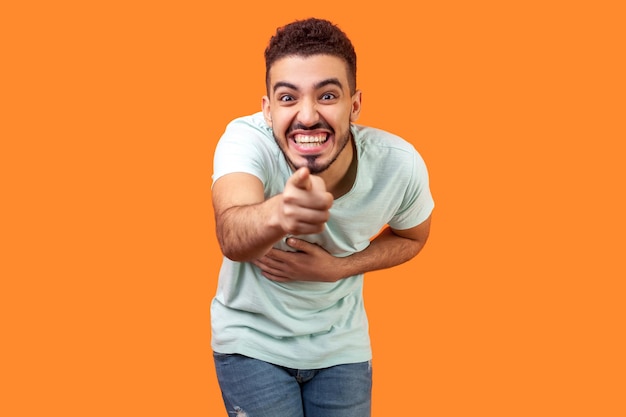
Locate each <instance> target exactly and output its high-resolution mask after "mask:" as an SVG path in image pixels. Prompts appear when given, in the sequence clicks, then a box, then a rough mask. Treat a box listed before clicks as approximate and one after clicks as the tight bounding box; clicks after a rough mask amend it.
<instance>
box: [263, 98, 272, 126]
mask: <svg viewBox="0 0 626 417" xmlns="http://www.w3.org/2000/svg"><path fill="white" fill-rule="evenodd" d="M261 108H262V110H263V117H264V118H265V122H266V123H267V124H268V125H269V127H272V113H271V112H270V99H269V97H268V96H263V99H262V100H261Z"/></svg>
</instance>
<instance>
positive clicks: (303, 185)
mask: <svg viewBox="0 0 626 417" xmlns="http://www.w3.org/2000/svg"><path fill="white" fill-rule="evenodd" d="M291 178H292V179H293V185H295V186H296V187H298V188H300V189H301V190H306V191H308V190H310V189H311V187H312V186H313V184H312V183H311V173H310V172H309V169H308V168H306V167H302V168H300V169H298V170H297V171H296V172H295V173H294V174H293V175H292V176H291Z"/></svg>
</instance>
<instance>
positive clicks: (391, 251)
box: [341, 228, 426, 277]
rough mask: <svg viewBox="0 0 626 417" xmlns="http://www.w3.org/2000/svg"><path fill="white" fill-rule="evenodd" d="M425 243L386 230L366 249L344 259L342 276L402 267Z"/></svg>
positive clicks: (388, 229)
mask: <svg viewBox="0 0 626 417" xmlns="http://www.w3.org/2000/svg"><path fill="white" fill-rule="evenodd" d="M425 243H426V240H425V239H424V240H415V239H408V238H404V237H401V236H398V235H396V234H394V233H393V231H392V230H391V229H390V228H386V229H385V230H383V231H382V232H381V233H380V234H379V235H378V236H377V237H376V238H375V239H374V240H372V242H371V243H370V245H369V246H368V247H367V248H366V249H364V250H362V251H361V252H356V253H354V254H352V255H350V256H348V257H346V258H342V259H343V260H344V262H342V264H341V275H342V276H343V277H349V276H353V275H357V274H361V273H365V272H370V271H376V270H380V269H386V268H391V267H394V266H396V265H400V264H402V263H404V262H407V261H409V260H411V259H412V258H414V257H415V256H416V255H417V254H418V253H419V252H420V251H421V250H422V248H423V247H424V244H425Z"/></svg>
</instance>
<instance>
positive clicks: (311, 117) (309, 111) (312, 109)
mask: <svg viewBox="0 0 626 417" xmlns="http://www.w3.org/2000/svg"><path fill="white" fill-rule="evenodd" d="M297 119H298V122H300V123H301V124H303V125H304V126H313V125H314V124H316V123H317V122H319V114H318V113H317V103H315V101H313V100H310V99H306V100H303V101H302V102H301V104H300V108H299V109H298V117H297Z"/></svg>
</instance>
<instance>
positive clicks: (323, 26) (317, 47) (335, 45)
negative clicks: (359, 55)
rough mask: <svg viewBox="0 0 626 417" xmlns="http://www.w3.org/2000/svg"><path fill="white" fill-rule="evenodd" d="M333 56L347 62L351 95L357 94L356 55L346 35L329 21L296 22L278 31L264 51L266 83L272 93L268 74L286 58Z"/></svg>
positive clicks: (310, 19)
mask: <svg viewBox="0 0 626 417" xmlns="http://www.w3.org/2000/svg"><path fill="white" fill-rule="evenodd" d="M312 55H333V56H336V57H338V58H341V59H343V60H344V61H345V62H346V66H347V70H348V84H349V87H350V93H351V94H354V92H355V91H356V52H355V51H354V46H353V45H352V42H350V39H348V37H347V36H346V34H345V33H344V32H343V31H342V30H341V29H339V27H338V26H337V25H335V24H333V23H331V22H329V21H328V20H324V19H316V18H309V19H305V20H296V21H295V22H292V23H289V24H287V25H285V26H282V27H279V28H278V29H276V34H275V35H274V36H272V37H271V38H270V41H269V45H268V46H267V48H266V49H265V84H266V87H267V90H268V92H269V89H270V85H269V83H270V79H269V72H270V68H271V67H272V65H273V64H274V62H276V61H278V60H279V59H281V58H284V57H287V56H300V57H305V58H306V57H309V56H312Z"/></svg>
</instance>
